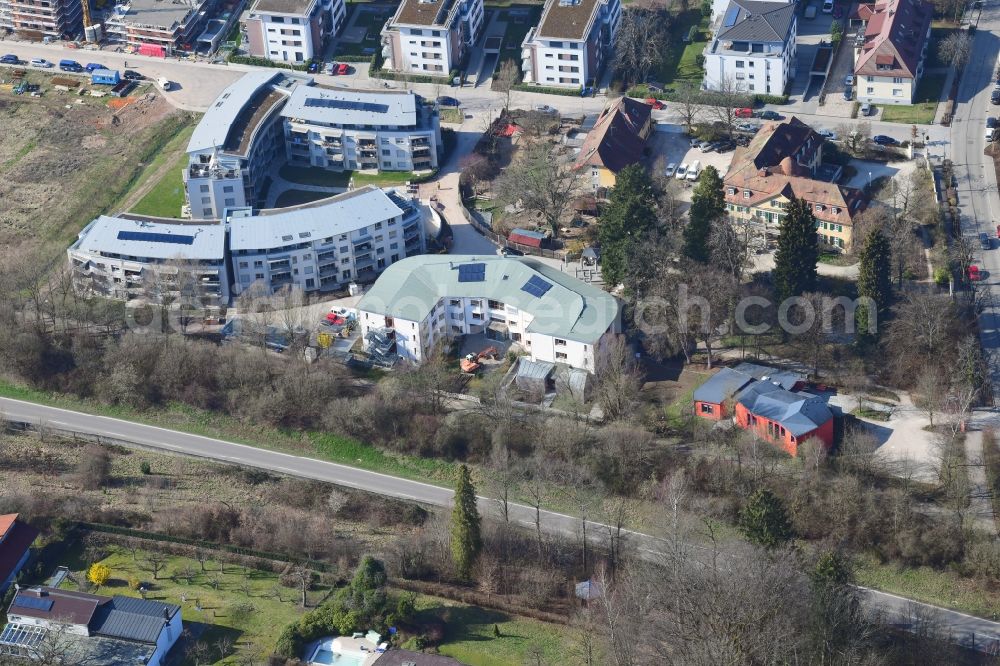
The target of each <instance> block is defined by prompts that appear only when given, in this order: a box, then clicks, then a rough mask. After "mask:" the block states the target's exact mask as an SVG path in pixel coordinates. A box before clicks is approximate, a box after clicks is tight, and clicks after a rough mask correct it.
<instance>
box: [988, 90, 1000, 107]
mask: <svg viewBox="0 0 1000 666" xmlns="http://www.w3.org/2000/svg"><path fill="white" fill-rule="evenodd" d="M990 104H1000V90H994V91H993V94H991V95H990Z"/></svg>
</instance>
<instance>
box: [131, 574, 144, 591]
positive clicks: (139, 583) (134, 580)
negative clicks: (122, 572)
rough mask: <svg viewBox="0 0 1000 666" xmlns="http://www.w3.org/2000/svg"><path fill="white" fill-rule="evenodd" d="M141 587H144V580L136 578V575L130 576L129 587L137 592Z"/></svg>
mask: <svg viewBox="0 0 1000 666" xmlns="http://www.w3.org/2000/svg"><path fill="white" fill-rule="evenodd" d="M140 587H142V581H141V580H139V579H138V578H136V577H135V576H129V578H128V589H130V590H132V591H133V592H135V591H137V590H138V589H139V588H140Z"/></svg>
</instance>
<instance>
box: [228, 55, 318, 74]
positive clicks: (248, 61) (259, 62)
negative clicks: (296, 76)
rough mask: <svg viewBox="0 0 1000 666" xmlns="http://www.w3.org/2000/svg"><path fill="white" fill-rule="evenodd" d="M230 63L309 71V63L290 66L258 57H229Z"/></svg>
mask: <svg viewBox="0 0 1000 666" xmlns="http://www.w3.org/2000/svg"><path fill="white" fill-rule="evenodd" d="M229 62H234V63H236V64H237V65H252V66H254V67H276V68H277V69H292V70H295V71H297V72H305V71H308V70H309V63H308V62H305V63H302V64H301V65H289V64H288V63H287V62H275V61H273V60H268V59H267V58H258V57H257V56H241V55H231V56H229Z"/></svg>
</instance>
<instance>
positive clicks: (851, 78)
mask: <svg viewBox="0 0 1000 666" xmlns="http://www.w3.org/2000/svg"><path fill="white" fill-rule="evenodd" d="M844 85H845V86H853V85H854V75H853V74H848V75H847V76H845V77H844Z"/></svg>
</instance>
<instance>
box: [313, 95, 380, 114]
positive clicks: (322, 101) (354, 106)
mask: <svg viewBox="0 0 1000 666" xmlns="http://www.w3.org/2000/svg"><path fill="white" fill-rule="evenodd" d="M304 105H305V106H315V107H319V108H322V109H341V110H342V111H367V112H369V113H386V112H388V111H389V105H388V104H373V103H372V102H357V101H354V100H349V99H330V98H329V97H309V98H308V99H306V101H305V102H304Z"/></svg>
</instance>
